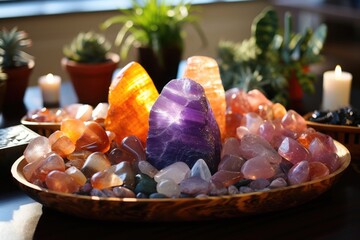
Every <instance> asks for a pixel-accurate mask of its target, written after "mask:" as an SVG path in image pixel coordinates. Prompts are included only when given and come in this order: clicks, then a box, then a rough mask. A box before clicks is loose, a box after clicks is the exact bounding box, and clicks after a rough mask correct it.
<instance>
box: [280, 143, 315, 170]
mask: <svg viewBox="0 0 360 240" xmlns="http://www.w3.org/2000/svg"><path fill="white" fill-rule="evenodd" d="M278 153H279V154H280V156H282V157H283V158H285V159H286V160H288V161H290V162H292V163H293V164H296V163H298V162H301V161H303V160H306V161H309V160H310V159H311V154H310V152H309V151H308V150H307V149H306V148H305V147H304V146H303V145H301V144H300V143H299V142H298V141H296V140H294V139H292V138H289V137H286V138H285V139H284V140H283V141H282V143H281V144H280V146H279V149H278Z"/></svg>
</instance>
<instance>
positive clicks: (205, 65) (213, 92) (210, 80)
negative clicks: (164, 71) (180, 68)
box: [183, 56, 226, 138]
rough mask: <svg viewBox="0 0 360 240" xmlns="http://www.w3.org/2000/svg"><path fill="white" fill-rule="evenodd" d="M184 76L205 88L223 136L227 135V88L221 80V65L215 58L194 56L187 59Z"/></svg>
mask: <svg viewBox="0 0 360 240" xmlns="http://www.w3.org/2000/svg"><path fill="white" fill-rule="evenodd" d="M183 77H185V78H190V79H192V80H194V81H196V82H197V83H199V84H201V86H202V87H203V88H204V90H205V94H206V97H207V99H208V100H209V103H210V106H211V108H212V110H213V113H214V116H215V119H216V122H217V123H218V125H219V129H220V133H221V136H222V138H224V135H225V112H226V101H225V90H224V86H223V84H222V81H221V77H220V71H219V66H218V64H217V62H216V61H215V60H214V59H213V58H209V57H204V56H193V57H190V58H188V59H187V63H186V68H185V72H184V75H183Z"/></svg>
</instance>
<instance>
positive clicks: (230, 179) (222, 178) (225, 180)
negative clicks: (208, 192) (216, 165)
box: [211, 170, 244, 187]
mask: <svg viewBox="0 0 360 240" xmlns="http://www.w3.org/2000/svg"><path fill="white" fill-rule="evenodd" d="M242 178H244V176H243V174H242V173H241V172H231V171H226V170H220V171H217V172H216V173H215V174H214V175H212V176H211V181H213V182H219V183H222V184H223V186H224V187H228V186H230V185H232V184H234V183H236V182H238V181H239V180H240V179H242Z"/></svg>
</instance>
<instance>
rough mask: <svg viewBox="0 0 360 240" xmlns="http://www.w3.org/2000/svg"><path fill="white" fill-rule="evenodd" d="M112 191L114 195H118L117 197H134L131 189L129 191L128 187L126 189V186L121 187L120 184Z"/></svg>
mask: <svg viewBox="0 0 360 240" xmlns="http://www.w3.org/2000/svg"><path fill="white" fill-rule="evenodd" d="M113 192H114V194H115V196H116V197H119V198H134V197H136V196H135V193H134V192H133V191H131V190H130V189H128V188H126V187H122V186H118V187H114V188H113Z"/></svg>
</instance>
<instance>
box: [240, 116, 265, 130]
mask: <svg viewBox="0 0 360 240" xmlns="http://www.w3.org/2000/svg"><path fill="white" fill-rule="evenodd" d="M263 122H264V120H263V119H262V118H261V117H260V116H259V115H258V114H257V113H255V112H249V113H246V114H245V115H244V116H243V118H242V119H241V126H244V127H246V128H247V129H248V130H249V132H250V133H252V134H257V133H258V131H259V127H260V125H261V124H262V123H263Z"/></svg>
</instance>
